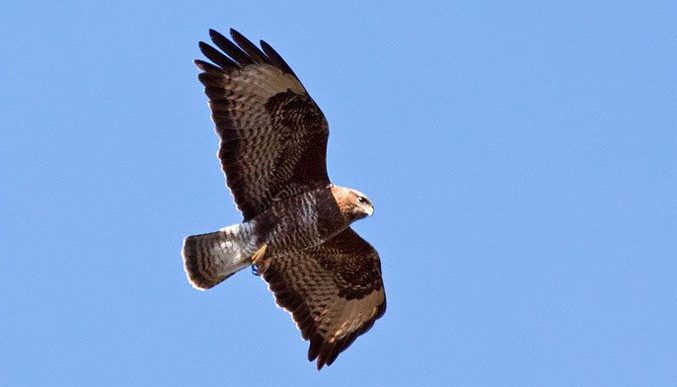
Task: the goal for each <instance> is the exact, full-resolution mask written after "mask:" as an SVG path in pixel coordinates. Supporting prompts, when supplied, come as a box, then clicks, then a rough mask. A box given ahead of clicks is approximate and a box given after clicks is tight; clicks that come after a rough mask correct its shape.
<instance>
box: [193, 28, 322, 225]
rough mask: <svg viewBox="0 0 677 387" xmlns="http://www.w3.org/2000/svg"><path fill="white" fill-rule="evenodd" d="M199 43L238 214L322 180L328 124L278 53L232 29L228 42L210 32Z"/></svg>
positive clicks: (263, 206)
mask: <svg viewBox="0 0 677 387" xmlns="http://www.w3.org/2000/svg"><path fill="white" fill-rule="evenodd" d="M209 35H210V36H211V38H212V42H213V43H214V45H215V46H216V47H217V48H215V47H212V46H211V45H209V44H207V43H204V42H200V50H201V51H202V53H203V54H204V55H205V56H206V57H207V58H208V59H209V60H210V61H211V62H213V63H209V62H205V61H203V60H196V61H195V64H196V65H197V67H198V68H199V69H200V70H202V73H200V75H199V79H200V82H202V84H203V85H204V86H205V93H206V94H207V96H208V97H209V107H210V109H211V111H212V118H213V119H214V123H215V124H216V132H217V133H218V135H219V137H220V138H221V145H220V148H219V153H218V156H219V159H220V160H221V166H222V167H223V171H224V173H225V174H226V182H227V184H228V187H229V188H230V190H231V192H232V193H233V197H234V199H235V203H236V204H237V207H238V208H239V209H240V210H241V211H242V214H243V216H244V220H249V219H251V218H253V217H254V216H256V215H257V214H260V213H261V212H263V211H265V210H266V209H267V208H269V207H270V206H271V205H272V203H273V202H275V201H276V200H280V199H285V198H288V197H291V196H294V195H298V194H300V193H302V192H306V191H309V190H312V189H315V188H318V187H324V186H326V185H327V184H329V177H328V176H327V166H326V155H327V138H328V136H329V127H328V125H327V120H326V119H325V117H324V115H323V114H322V111H320V108H319V107H318V106H317V105H316V104H315V102H314V101H313V99H312V98H311V97H310V95H308V93H307V92H306V89H305V88H304V87H303V85H302V84H301V82H300V81H299V79H298V78H297V77H296V75H295V74H294V72H293V71H292V69H291V68H290V67H289V65H288V64H287V63H286V62H285V61H284V59H282V57H281V56H280V55H279V54H278V53H277V52H276V51H275V50H274V49H273V48H272V47H271V46H269V45H268V44H267V43H265V42H264V41H261V48H258V47H257V46H256V45H255V44H254V43H252V42H250V41H249V40H247V38H245V37H244V36H242V35H241V34H240V33H238V32H237V31H235V30H231V38H232V41H231V40H229V39H228V38H226V37H225V36H223V35H221V34H220V33H218V32H216V31H214V30H210V32H209Z"/></svg>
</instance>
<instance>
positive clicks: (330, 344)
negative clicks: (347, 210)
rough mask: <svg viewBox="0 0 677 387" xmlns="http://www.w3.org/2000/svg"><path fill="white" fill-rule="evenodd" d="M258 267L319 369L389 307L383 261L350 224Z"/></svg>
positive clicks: (309, 358)
mask: <svg viewBox="0 0 677 387" xmlns="http://www.w3.org/2000/svg"><path fill="white" fill-rule="evenodd" d="M264 266H265V267H262V268H259V272H260V273H261V274H262V275H263V279H264V280H265V281H266V282H268V284H269V287H270V290H272V291H273V293H274V294H275V299H276V301H277V304H278V305H279V306H281V307H283V308H284V309H286V310H287V311H288V312H290V313H291V314H292V317H293V318H294V321H295V322H296V325H297V326H298V327H299V329H300V330H301V334H302V335H303V338H304V339H305V340H310V348H309V349H308V360H311V361H312V360H314V359H315V358H317V369H321V368H322V366H324V365H325V364H326V365H331V363H333V362H334V360H336V357H337V356H338V355H339V353H341V352H342V351H343V350H345V349H346V348H348V346H350V344H352V343H353V341H355V339H356V338H357V337H358V336H359V335H361V334H363V333H365V332H366V331H368V330H369V329H370V328H371V327H372V325H374V321H376V319H378V318H379V317H381V316H383V313H385V310H386V297H385V290H384V289H383V280H382V279H381V261H380V260H379V256H378V253H377V252H376V250H374V248H373V247H372V246H371V245H370V244H369V243H367V242H366V241H365V240H364V239H362V238H361V237H360V236H359V235H357V233H356V232H355V231H353V230H352V229H351V228H348V229H346V230H345V231H343V232H341V233H340V234H338V235H337V236H336V237H334V238H333V239H331V240H329V241H327V242H325V243H323V244H322V245H319V246H317V247H314V248H311V249H308V250H303V251H302V252H300V253H298V254H295V255H290V256H276V257H270V258H268V259H266V261H265V264H264Z"/></svg>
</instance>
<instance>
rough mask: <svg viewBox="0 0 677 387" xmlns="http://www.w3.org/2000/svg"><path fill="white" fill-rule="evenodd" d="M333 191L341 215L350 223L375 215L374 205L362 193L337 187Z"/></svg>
mask: <svg viewBox="0 0 677 387" xmlns="http://www.w3.org/2000/svg"><path fill="white" fill-rule="evenodd" d="M332 191H333V194H334V199H336V203H337V204H338V206H339V209H341V213H342V214H343V216H344V217H345V218H346V219H348V221H349V222H353V221H356V220H358V219H362V218H365V217H367V216H369V215H371V214H372V213H374V205H373V204H371V200H369V198H368V197H367V196H366V195H365V194H363V193H362V192H360V191H358V190H356V189H352V188H343V187H336V186H334V187H333V188H332Z"/></svg>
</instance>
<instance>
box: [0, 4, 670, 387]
mask: <svg viewBox="0 0 677 387" xmlns="http://www.w3.org/2000/svg"><path fill="white" fill-rule="evenodd" d="M10 3H11V4H7V3H5V4H3V5H2V6H0V14H1V15H2V23H1V26H0V32H2V36H3V39H2V40H0V52H2V58H3V60H2V65H1V68H2V70H1V71H0V73H1V80H0V103H1V104H2V108H1V109H0V131H1V141H0V204H1V205H0V238H1V242H2V243H1V244H0V246H1V247H0V384H2V385H3V386H5V385H7V386H20V385H53V386H59V385H65V386H71V385H100V386H104V385H111V386H119V385H144V386H150V385H158V386H166V385H189V384H191V383H192V384H200V385H248V384H252V385H253V384H258V385H266V384H272V383H275V384H277V385H318V384H322V385H333V386H339V385H384V384H385V383H386V382H388V383H389V384H390V385H395V386H397V385H402V386H411V385H431V386H432V385H462V386H470V385H483V386H496V385H507V386H509V385H512V386H572V385H577V386H582V385H588V386H599V385H613V386H621V385H634V386H638V385H653V386H658V385H675V383H677V367H676V365H675V361H676V359H677V242H676V241H677V155H676V152H677V124H676V122H677V70H676V69H677V21H676V18H675V15H677V5H676V4H677V3H675V2H674V1H665V2H651V1H649V2H634V3H631V2H622V3H623V4H620V3H621V2H611V1H610V2H597V1H576V2H567V4H566V5H564V4H561V5H553V4H549V3H548V2H542V1H534V2H519V3H518V4H513V5H509V4H505V3H502V4H497V3H496V2H484V1H466V2H456V3H452V2H447V1H442V2H419V3H418V4H416V5H415V6H413V5H407V4H404V3H397V4H393V5H390V6H382V5H379V6H375V5H366V4H363V3H362V2H354V3H346V4H342V5H333V6H324V5H323V6H321V5H318V4H316V3H317V2H314V1H305V2H294V3H293V5H282V4H278V3H277V2H270V3H269V4H261V3H256V4H250V3H251V2H243V1H239V2H232V4H229V3H231V2H228V1H217V2H204V3H195V4H191V5H188V3H189V2H176V3H175V4H166V3H164V2H136V1H134V2H126V4H120V3H118V2H88V1H87V2H70V3H68V4H66V5H55V4H54V3H55V2H19V1H16V2H10ZM94 3H96V4H94ZM184 3H185V4H184ZM546 3H547V4H546ZM290 4H291V3H290ZM230 27H235V28H237V29H239V30H240V31H241V32H242V33H244V34H245V35H246V36H248V37H250V38H251V39H252V40H258V39H261V38H263V39H265V40H267V41H268V42H269V43H271V44H272V45H273V46H274V47H275V48H276V49H277V50H278V51H279V52H280V53H282V54H283V56H284V57H285V58H286V59H287V61H288V62H289V63H290V64H291V66H292V67H293V68H294V70H295V71H296V73H297V74H298V75H299V76H300V77H301V79H302V81H303V82H304V84H305V85H306V87H307V88H308V90H309V91H310V92H311V94H312V96H313V97H314V98H315V100H316V101H317V102H318V104H319V105H320V107H321V108H322V109H323V111H324V113H325V115H326V116H327V118H328V120H329V123H330V128H331V130H332V132H331V136H330V141H329V155H328V165H329V172H330V176H331V177H332V179H333V180H334V181H335V182H337V183H339V184H343V185H349V186H354V187H357V188H359V189H360V190H362V191H364V192H365V193H366V194H367V195H369V196H370V197H371V199H372V200H373V201H374V203H375V207H376V212H375V214H374V216H373V217H371V218H368V219H365V220H363V221H360V222H359V223H358V224H357V225H356V229H357V230H358V231H359V232H360V233H361V234H362V235H363V236H364V237H365V238H366V239H367V240H369V241H370V242H371V243H372V244H373V245H374V246H375V247H376V248H377V249H378V250H379V252H380V254H381V258H382V265H383V273H384V279H385V285H386V290H387V294H388V311H387V313H386V314H385V316H384V317H383V318H382V319H381V320H380V321H378V322H377V323H376V325H375V326H374V328H373V329H372V330H371V331H370V332H369V333H368V334H366V335H365V336H363V337H361V338H360V339H358V340H357V341H356V342H355V344H353V346H352V347H351V348H349V349H348V350H347V351H346V352H345V353H343V354H342V355H341V356H340V357H339V358H338V360H337V362H336V363H335V364H334V365H332V366H331V367H329V368H327V369H324V370H323V371H322V372H320V373H318V372H316V371H315V369H314V365H313V364H311V363H309V362H307V361H306V359H305V356H306V350H307V343H306V342H303V341H302V340H301V338H300V334H299V332H298V331H297V330H296V328H295V327H294V325H293V323H292V322H291V320H290V318H289V316H288V315H287V314H286V313H285V312H283V311H282V310H280V309H278V308H276V307H275V306H274V302H273V298H272V296H271V295H270V294H269V292H268V291H267V288H266V286H265V285H264V283H263V282H262V281H261V280H260V279H258V278H256V277H254V276H253V275H251V273H250V272H249V271H244V272H241V273H239V274H238V275H237V276H235V277H233V278H232V279H230V280H228V281H227V282H226V283H224V284H222V285H220V286H218V287H217V288H214V289H212V290H210V291H208V292H199V291H196V290H194V289H193V288H191V286H190V285H189V284H188V283H187V281H186V279H185V275H184V272H183V268H182V264H181V257H180V254H179V251H180V248H181V243H182V239H183V237H184V236H185V235H187V234H191V233H199V232H207V231H211V230H214V229H216V228H219V227H223V226H226V225H229V224H233V223H236V222H238V221H239V220H240V215H239V213H237V212H236V210H235V208H234V206H233V204H232V200H231V199H230V196H229V194H228V192H227V190H226V189H225V188H224V182H223V177H222V174H221V171H220V169H219V164H218V161H217V159H216V157H215V154H216V150H217V138H216V135H215V134H214V132H213V124H212V122H211V120H210V118H209V112H208V108H207V104H206V97H205V96H204V95H203V92H202V87H201V85H200V84H199V83H198V81H197V70H196V69H195V67H194V66H193V64H192V60H193V59H194V58H197V57H199V56H200V53H199V50H198V47H197V42H198V40H205V39H207V38H208V34H207V31H208V29H209V28H215V29H218V30H221V31H224V32H227V30H228V28H230Z"/></svg>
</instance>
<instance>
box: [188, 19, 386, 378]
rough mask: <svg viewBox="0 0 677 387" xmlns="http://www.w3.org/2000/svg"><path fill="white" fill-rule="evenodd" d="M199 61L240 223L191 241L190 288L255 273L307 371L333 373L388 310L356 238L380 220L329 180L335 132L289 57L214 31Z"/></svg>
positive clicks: (369, 253)
mask: <svg viewBox="0 0 677 387" xmlns="http://www.w3.org/2000/svg"><path fill="white" fill-rule="evenodd" d="M209 35H210V37H211V40H212V42H213V44H214V45H215V46H216V47H213V46H211V45H209V44H207V43H204V42H200V50H201V51H202V53H203V54H204V55H205V56H206V57H207V59H209V61H210V62H211V63H210V62H206V61H202V60H196V61H195V64H196V65H197V67H198V68H199V69H200V70H201V71H202V72H201V73H200V75H199V80H200V82H201V83H202V84H203V85H204V87H205V93H206V94H207V96H208V97H209V107H210V109H211V112H212V118H213V120H214V123H215V124H216V132H217V133H218V135H219V137H220V139H221V145H220V148H219V152H218V157H219V159H220V160H221V166H222V168H223V171H224V172H225V175H226V182H227V185H228V187H229V188H230V190H231V192H232V194H233V197H234V199H235V204H236V205H237V208H238V209H239V210H240V211H241V212H242V215H243V217H244V219H243V221H242V223H240V224H236V225H233V226H229V227H226V228H223V229H221V230H219V231H216V232H212V233H208V234H201V235H193V236H189V237H187V238H186V239H185V241H184V244H183V260H184V265H185V270H186V274H187V276H188V280H189V281H190V283H191V284H193V286H195V287H196V288H199V289H208V288H211V287H212V286H214V285H216V284H218V283H220V282H221V281H223V280H225V279H226V278H228V277H230V276H231V275H233V274H235V273H236V272H237V271H239V270H241V269H243V268H245V267H247V266H249V265H254V269H255V272H256V273H258V274H259V275H261V276H262V277H263V279H264V280H265V281H266V282H267V283H268V285H269V288H270V290H271V291H272V292H273V293H274V295H275V299H276V301H277V304H278V305H279V306H281V307H283V308H284V309H286V310H287V311H288V312H289V313H291V315H292V317H293V319H294V321H295V322H296V325H297V326H298V328H299V329H300V330H301V334H302V336H303V338H304V339H305V340H309V341H310V348H309V349H308V360H310V361H312V360H314V359H317V368H318V369H321V368H322V367H323V366H324V365H325V364H326V365H330V364H332V363H333V362H334V360H336V357H337V356H338V355H339V353H341V352H342V351H343V350H345V349H346V348H347V347H348V346H350V345H351V344H352V343H353V341H355V339H356V338H357V337H358V336H359V335H361V334H363V333H364V332H366V331H367V330H369V329H370V328H371V327H372V325H373V324H374V321H376V320H377V319H378V318H380V317H381V316H382V315H383V313H384V312H385V309H386V298H385V292H384V289H383V281H382V279H381V263H380V260H379V256H378V253H377V252H376V250H374V248H373V247H372V246H371V245H370V244H369V243H367V242H366V241H365V240H364V239H362V238H361V237H360V236H359V235H357V233H356V232H355V231H353V230H352V229H351V228H350V224H351V223H352V222H354V221H356V220H358V219H361V218H364V217H366V216H368V215H371V213H372V212H373V210H374V207H373V205H372V204H371V202H370V201H369V199H368V198H367V197H366V196H365V195H364V194H362V193H361V192H359V191H357V190H354V189H351V188H345V187H340V186H337V185H334V184H332V183H331V182H330V181H329V177H328V176H327V167H326V153H327V139H328V137H329V128H328V125H327V120H326V119H325V117H324V115H323V114H322V111H320V108H319V107H318V106H317V105H316V104H315V102H314V101H313V99H312V98H311V97H310V95H308V92H307V91H306V89H305V88H304V87H303V85H302V84H301V81H299V79H298V77H297V76H296V74H294V72H293V71H292V69H291V68H290V67H289V65H288V64H287V63H286V62H285V61H284V59H282V57H281V56H280V55H279V54H278V53H277V52H276V51H275V50H273V48H272V47H271V46H269V45H268V44H267V43H266V42H264V41H261V45H260V48H259V47H257V46H256V45H255V44H253V43H252V42H250V41H249V40H247V38H245V37H244V36H242V35H241V34H240V33H238V32H237V31H235V30H231V31H230V36H231V38H232V41H231V40H229V39H228V38H226V37H225V36H223V35H221V34H220V33H218V32H216V31H214V30H210V31H209Z"/></svg>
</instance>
